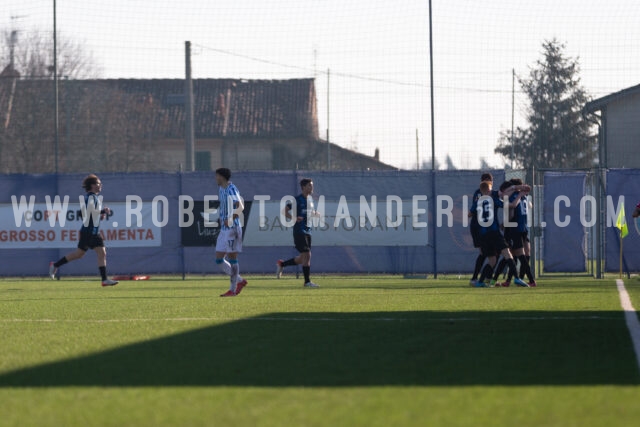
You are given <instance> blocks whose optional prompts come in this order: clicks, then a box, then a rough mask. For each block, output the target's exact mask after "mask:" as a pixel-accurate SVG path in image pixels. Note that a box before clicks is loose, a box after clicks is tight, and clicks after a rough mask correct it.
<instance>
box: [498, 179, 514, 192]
mask: <svg viewBox="0 0 640 427" xmlns="http://www.w3.org/2000/svg"><path fill="white" fill-rule="evenodd" d="M512 186H513V184H512V183H511V181H505V182H503V183H502V184H501V185H500V191H504V190H506V189H507V188H509V187H512Z"/></svg>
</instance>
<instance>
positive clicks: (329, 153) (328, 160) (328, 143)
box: [327, 69, 331, 170]
mask: <svg viewBox="0 0 640 427" xmlns="http://www.w3.org/2000/svg"><path fill="white" fill-rule="evenodd" d="M330 84H331V69H327V170H331V142H330V140H329V128H330V123H329V120H330V117H331V115H330V114H329V112H330V110H329V105H330V104H329V94H330V92H331V91H330Z"/></svg>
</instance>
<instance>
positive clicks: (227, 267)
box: [216, 258, 231, 276]
mask: <svg viewBox="0 0 640 427" xmlns="http://www.w3.org/2000/svg"><path fill="white" fill-rule="evenodd" d="M216 264H218V265H219V266H220V269H221V270H222V272H223V273H224V274H226V275H227V276H231V264H229V261H227V260H226V259H224V258H216Z"/></svg>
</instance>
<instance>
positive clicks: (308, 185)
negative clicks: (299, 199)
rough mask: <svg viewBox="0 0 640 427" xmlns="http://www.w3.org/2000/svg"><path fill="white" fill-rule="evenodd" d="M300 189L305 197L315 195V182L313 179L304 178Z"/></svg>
mask: <svg viewBox="0 0 640 427" xmlns="http://www.w3.org/2000/svg"><path fill="white" fill-rule="evenodd" d="M300 189H301V190H302V194H304V195H305V196H308V195H309V194H313V181H312V180H311V178H302V179H301V180H300Z"/></svg>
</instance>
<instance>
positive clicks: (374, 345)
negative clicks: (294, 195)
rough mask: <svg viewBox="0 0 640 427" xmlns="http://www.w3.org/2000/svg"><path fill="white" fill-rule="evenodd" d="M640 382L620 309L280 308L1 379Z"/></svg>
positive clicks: (29, 383) (33, 382)
mask: <svg viewBox="0 0 640 427" xmlns="http://www.w3.org/2000/svg"><path fill="white" fill-rule="evenodd" d="M639 383H640V375H639V373H638V369H637V366H636V365H635V359H634V354H633V349H632V347H631V342H630V338H629V335H628V332H627V330H626V327H625V323H624V318H623V314H622V313H621V312H615V311H610V312H600V311H598V312H595V311H594V312H586V311H581V312H548V311H545V312H506V311H505V312H490V313H487V312H469V311H467V312H431V311H423V312H378V313H369V312H368V313H330V312H327V313H273V314H269V315H264V316H258V317H254V318H248V319H243V320H239V321H234V322H230V323H225V324H220V325H215V326H209V327H205V328H201V329H195V330H191V331H187V332H184V333H180V334H176V335H171V336H166V337H162V338H158V339H152V340H149V341H143V342H139V343H135V344H131V345H126V346H123V347H120V348H115V349H112V350H107V351H104V352H101V353H97V354H91V355H87V356H82V357H77V358H73V359H68V360H62V361H58V362H52V363H46V364H43V365H40V366H35V367H29V368H24V369H20V370H16V371H13V372H8V373H4V374H2V375H0V387H49V386H107V387H109V386H134V387H135V386H275V387H278V386H308V387H314V386H382V385H389V386H412V385H413V386H428V385H435V386H444V385H596V384H639Z"/></svg>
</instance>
